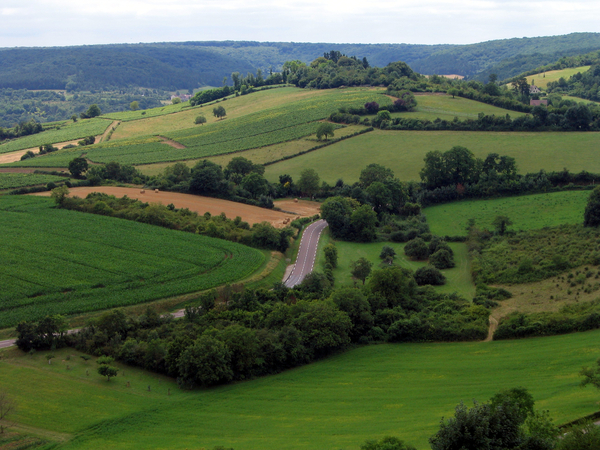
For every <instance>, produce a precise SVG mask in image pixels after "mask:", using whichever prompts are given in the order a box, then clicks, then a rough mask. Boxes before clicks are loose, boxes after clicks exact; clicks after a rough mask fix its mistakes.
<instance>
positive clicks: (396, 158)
mask: <svg viewBox="0 0 600 450" xmlns="http://www.w3.org/2000/svg"><path fill="white" fill-rule="evenodd" d="M598 142H600V133H550V132H548V133H520V132H519V133H516V132H515V133H509V132H506V133H505V132H476V131H471V132H455V131H381V130H376V131H374V132H372V133H367V134H364V135H361V136H357V137H354V138H352V139H347V140H345V141H342V142H339V143H336V144H333V145H330V146H328V147H325V148H323V149H320V150H318V151H315V152H311V153H308V154H306V155H302V156H299V157H297V158H292V159H289V160H286V161H282V162H279V163H276V164H272V165H270V166H268V167H267V170H266V171H265V177H266V178H267V179H268V180H269V181H272V182H273V181H277V180H278V177H279V175H281V174H283V173H288V174H290V175H291V176H292V177H293V178H294V179H295V180H297V179H298V178H299V177H300V173H301V172H302V170H304V169H305V168H306V167H313V168H315V170H316V171H317V173H318V174H319V175H320V177H321V179H322V180H324V181H327V182H328V183H330V184H333V183H335V182H336V181H337V180H338V179H340V178H341V179H343V180H344V181H345V182H346V183H353V182H356V181H358V177H359V175H360V171H361V170H362V169H364V168H365V167H366V166H367V165H368V164H370V163H377V164H381V165H384V166H386V167H389V168H390V169H392V170H393V171H394V173H395V174H396V177H398V178H399V179H400V180H402V181H409V180H420V178H419V171H420V170H421V169H422V168H423V166H424V162H423V158H424V157H425V154H426V153H427V152H430V151H434V150H440V151H447V150H450V149H451V148H452V147H453V146H455V145H461V146H463V147H467V148H468V149H469V150H471V151H472V152H473V153H474V154H475V156H477V157H479V158H485V157H486V156H487V155H488V154H489V153H498V154H500V155H507V156H512V157H513V158H515V159H516V161H517V165H518V168H519V172H520V173H526V172H538V171H539V170H540V169H545V170H548V171H554V170H556V171H560V170H562V169H563V168H565V167H566V168H567V169H569V170H570V171H572V172H579V171H581V170H587V171H588V172H600V158H598Z"/></svg>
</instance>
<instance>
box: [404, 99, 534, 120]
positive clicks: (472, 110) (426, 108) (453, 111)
mask: <svg viewBox="0 0 600 450" xmlns="http://www.w3.org/2000/svg"><path fill="white" fill-rule="evenodd" d="M416 99H417V107H416V108H415V111H411V112H401V113H394V114H392V117H407V118H410V119H425V120H431V121H433V120H435V119H437V118H440V119H443V120H453V119H454V118H455V117H458V118H459V119H460V120H465V119H477V116H478V115H479V113H483V114H485V115H489V116H491V115H496V116H506V115H507V114H508V115H509V116H510V117H511V118H513V119H515V118H517V117H521V116H524V115H525V113H521V112H517V111H511V110H508V109H503V108H498V107H497V106H493V105H488V104H487V103H481V102H477V101H475V100H470V99H468V98H462V97H454V98H452V96H451V95H446V94H431V95H417V96H416Z"/></svg>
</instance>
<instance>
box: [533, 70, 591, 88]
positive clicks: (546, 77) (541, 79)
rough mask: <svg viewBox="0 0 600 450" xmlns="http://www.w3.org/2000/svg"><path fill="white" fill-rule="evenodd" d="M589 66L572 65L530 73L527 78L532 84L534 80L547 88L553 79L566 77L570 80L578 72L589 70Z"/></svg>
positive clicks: (538, 84) (537, 84) (536, 83)
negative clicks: (565, 67)
mask: <svg viewBox="0 0 600 450" xmlns="http://www.w3.org/2000/svg"><path fill="white" fill-rule="evenodd" d="M589 68H590V66H581V67H570V68H568V69H562V70H550V71H548V72H542V73H536V74H535V75H530V76H528V77H526V78H527V82H528V83H529V84H531V82H532V81H533V82H534V84H535V85H536V86H538V87H541V88H545V87H546V86H548V83H550V82H551V81H558V80H559V78H564V79H565V80H568V79H569V78H571V77H572V76H573V75H575V74H576V73H578V72H581V73H583V72H587V71H588V70H589Z"/></svg>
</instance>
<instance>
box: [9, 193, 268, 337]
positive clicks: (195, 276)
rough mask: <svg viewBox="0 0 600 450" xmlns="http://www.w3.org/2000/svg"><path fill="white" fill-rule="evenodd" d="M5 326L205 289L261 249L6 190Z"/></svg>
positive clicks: (228, 278)
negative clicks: (68, 207)
mask: <svg viewBox="0 0 600 450" xmlns="http://www.w3.org/2000/svg"><path fill="white" fill-rule="evenodd" d="M0 211H1V214H0V234H2V236H3V245H2V247H1V248H0V260H1V261H2V266H1V267H0V285H2V287H3V289H2V293H0V328H5V327H9V326H12V325H15V324H16V323H18V322H19V321H21V320H25V319H39V318H41V317H43V316H45V315H46V314H76V313H77V314H79V313H83V312H88V311H97V310H102V309H107V308H113V307H116V306H124V305H133V304H136V303H142V302H146V301H150V300H156V299H160V298H165V297H172V296H175V295H179V294H185V293H190V292H196V291H201V290H204V289H209V288H212V287H215V286H219V285H222V284H225V283H230V282H233V281H237V280H240V279H243V278H245V277H247V276H249V275H250V274H252V273H253V272H254V271H256V270H257V269H258V268H259V267H260V266H261V264H262V263H263V260H264V254H263V253H262V252H260V251H259V250H256V249H252V248H249V247H245V246H243V245H239V244H235V243H233V242H229V241H224V240H221V239H213V238H209V237H206V236H200V235H195V234H193V233H185V232H180V231H173V230H168V229H165V228H161V227H157V226H152V225H146V224H143V223H139V222H132V221H127V220H121V219H114V218H110V217H104V216H100V215H94V214H86V213H80V212H74V211H68V210H61V209H56V208H54V207H53V202H52V200H50V199H48V198H40V197H32V196H27V197H21V196H2V197H0Z"/></svg>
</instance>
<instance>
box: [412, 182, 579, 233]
mask: <svg viewBox="0 0 600 450" xmlns="http://www.w3.org/2000/svg"><path fill="white" fill-rule="evenodd" d="M589 196H590V191H564V192H553V193H549V194H535V195H523V196H519V197H505V198H496V199H491V200H464V201H460V202H453V203H446V204H443V205H435V206H430V207H428V208H425V209H424V210H423V213H424V214H425V215H426V216H427V223H428V224H429V228H430V229H431V232H432V233H433V234H436V235H439V236H464V235H466V234H467V231H466V227H467V222H468V220H469V219H475V222H476V224H477V226H478V227H480V228H487V229H488V230H492V229H493V228H494V227H493V226H492V221H493V220H494V218H495V217H496V216H508V217H509V218H510V219H511V220H512V222H513V225H512V226H511V227H510V229H513V230H534V229H538V228H544V227H555V226H558V225H562V224H565V223H569V224H576V223H582V222H583V211H584V210H585V205H586V204H587V201H588V198H589Z"/></svg>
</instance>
